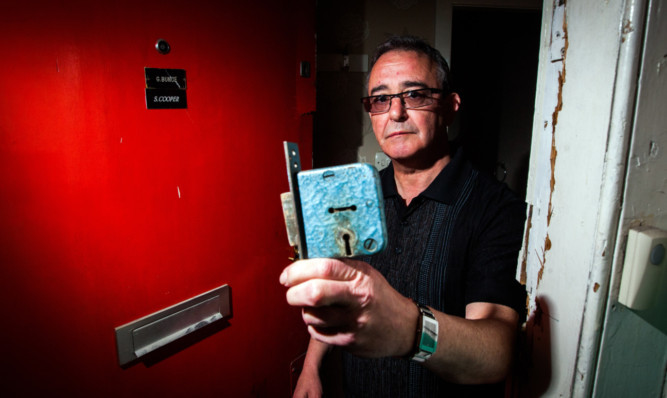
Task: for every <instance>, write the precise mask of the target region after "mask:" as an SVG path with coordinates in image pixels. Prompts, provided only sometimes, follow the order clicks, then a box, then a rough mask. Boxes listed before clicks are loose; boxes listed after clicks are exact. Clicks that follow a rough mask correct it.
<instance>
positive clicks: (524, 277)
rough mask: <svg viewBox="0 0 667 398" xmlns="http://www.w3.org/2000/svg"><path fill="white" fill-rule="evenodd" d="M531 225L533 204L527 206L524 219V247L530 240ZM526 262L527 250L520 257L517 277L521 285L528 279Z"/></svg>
mask: <svg viewBox="0 0 667 398" xmlns="http://www.w3.org/2000/svg"><path fill="white" fill-rule="evenodd" d="M532 226H533V205H530V207H529V208H528V218H527V220H526V234H525V236H524V240H523V247H525V248H526V249H527V248H528V242H529V241H530V229H531V228H532ZM527 262H528V250H526V251H524V253H523V258H522V259H521V276H520V278H519V282H521V284H522V285H525V284H526V282H527V280H528V274H527V271H526V267H527Z"/></svg>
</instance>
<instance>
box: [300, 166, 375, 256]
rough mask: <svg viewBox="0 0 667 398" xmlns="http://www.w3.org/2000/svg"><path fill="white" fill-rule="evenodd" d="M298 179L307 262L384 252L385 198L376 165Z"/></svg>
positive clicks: (317, 172) (312, 173) (330, 170)
mask: <svg viewBox="0 0 667 398" xmlns="http://www.w3.org/2000/svg"><path fill="white" fill-rule="evenodd" d="M297 181H298V185H299V194H300V200H301V210H302V216H303V225H304V232H305V234H304V235H305V241H306V242H305V243H306V247H307V250H308V257H309V258H318V257H319V258H322V257H355V256H362V255H371V254H375V253H379V252H380V251H382V250H383V249H384V247H385V245H386V242H387V227H386V222H385V216H384V199H383V197H382V187H381V185H380V176H379V174H378V172H377V170H376V169H375V168H374V167H373V166H371V165H369V164H366V163H354V164H349V165H344V166H336V167H329V168H322V169H315V170H308V171H301V172H299V173H298V174H297Z"/></svg>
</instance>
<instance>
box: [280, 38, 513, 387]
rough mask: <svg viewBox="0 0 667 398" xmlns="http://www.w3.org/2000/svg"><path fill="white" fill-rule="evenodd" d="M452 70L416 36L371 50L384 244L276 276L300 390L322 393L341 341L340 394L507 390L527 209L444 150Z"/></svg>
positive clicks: (452, 100) (455, 99)
mask: <svg viewBox="0 0 667 398" xmlns="http://www.w3.org/2000/svg"><path fill="white" fill-rule="evenodd" d="M448 74H449V70H448V66H447V63H446V62H445V60H444V59H443V58H442V56H441V55H440V54H439V53H438V52H437V51H436V50H435V49H433V48H432V47H430V46H429V45H428V44H426V43H425V42H424V41H422V40H420V39H417V38H414V37H393V38H391V39H389V40H388V41H387V42H385V43H383V44H381V45H380V46H379V47H378V50H377V52H376V55H375V56H374V58H373V61H372V63H371V72H370V75H369V79H368V93H369V97H366V98H364V99H363V103H364V106H365V108H366V111H368V112H369V115H370V118H371V122H372V125H373V130H374V132H375V137H376V139H377V140H378V142H379V144H380V147H381V148H382V150H383V152H384V153H386V154H387V155H388V156H389V157H390V158H391V160H392V166H391V167H389V168H387V169H385V170H384V171H383V173H381V175H382V177H381V178H382V188H383V192H384V196H385V213H386V218H387V229H388V234H389V242H388V245H387V247H386V249H385V250H384V251H383V252H382V253H380V254H377V255H375V256H372V257H369V258H366V259H364V260H365V261H361V260H359V259H342V260H337V259H309V260H303V261H297V262H295V263H293V264H292V265H290V266H289V267H287V268H286V269H285V270H284V271H283V273H282V274H281V275H280V282H281V283H282V284H283V285H285V286H286V287H288V290H287V301H288V303H289V304H290V305H293V306H298V307H302V308H303V320H304V322H305V323H306V325H307V327H308V331H309V333H310V335H311V341H310V344H309V347H308V352H307V355H306V359H305V362H304V367H303V371H302V373H301V376H300V378H299V381H298V385H297V390H296V392H295V396H298V397H304V396H308V397H313V396H319V395H321V394H322V383H321V381H320V375H319V369H320V367H321V364H322V361H323V358H324V357H325V355H326V354H327V353H328V352H329V351H330V350H331V347H340V348H342V350H343V362H342V363H343V379H344V382H343V387H344V390H345V393H346V395H347V396H355V397H369V396H378V397H409V396H414V397H424V396H473V395H475V394H482V395H483V396H492V395H496V396H498V395H500V396H502V393H503V386H502V381H503V380H504V379H505V377H506V376H507V374H508V372H509V370H510V367H511V360H512V353H513V349H514V341H515V338H516V333H517V329H518V326H519V322H520V318H521V317H520V314H521V315H523V312H525V290H524V289H523V287H522V286H521V285H520V284H518V282H516V280H515V268H516V259H517V254H518V250H519V248H520V246H521V239H522V234H523V223H524V219H525V207H524V204H523V203H522V202H521V201H519V200H517V199H516V197H515V196H514V195H513V194H512V193H511V192H509V190H508V189H507V188H506V187H505V186H504V185H501V184H499V183H497V182H496V181H495V180H493V179H492V178H489V177H487V176H484V175H482V174H480V173H478V172H477V171H475V170H473V169H472V168H471V166H470V165H469V164H468V163H467V162H466V161H465V160H464V159H463V157H462V153H461V152H462V151H460V150H459V151H458V152H457V153H456V154H452V153H450V148H449V145H448V140H447V126H448V125H449V124H450V123H451V122H452V120H453V117H454V115H455V113H456V111H457V110H458V109H459V106H460V104H461V99H460V98H459V96H458V95H457V94H456V93H453V92H451V90H450V86H449V76H448ZM430 339H434V340H435V341H430ZM475 396H476V395H475Z"/></svg>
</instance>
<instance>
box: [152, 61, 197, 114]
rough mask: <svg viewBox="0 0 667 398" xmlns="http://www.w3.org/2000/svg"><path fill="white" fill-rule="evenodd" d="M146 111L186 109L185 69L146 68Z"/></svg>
mask: <svg viewBox="0 0 667 398" xmlns="http://www.w3.org/2000/svg"><path fill="white" fill-rule="evenodd" d="M144 76H145V78H146V109H185V108H187V107H188V100H187V95H186V92H185V90H186V88H187V83H186V78H185V69H160V68H144Z"/></svg>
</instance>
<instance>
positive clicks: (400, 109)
mask: <svg viewBox="0 0 667 398" xmlns="http://www.w3.org/2000/svg"><path fill="white" fill-rule="evenodd" d="M389 117H390V118H391V119H392V120H405V119H407V118H408V112H407V111H406V109H405V102H403V98H401V97H394V98H392V99H391V107H390V108H389Z"/></svg>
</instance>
